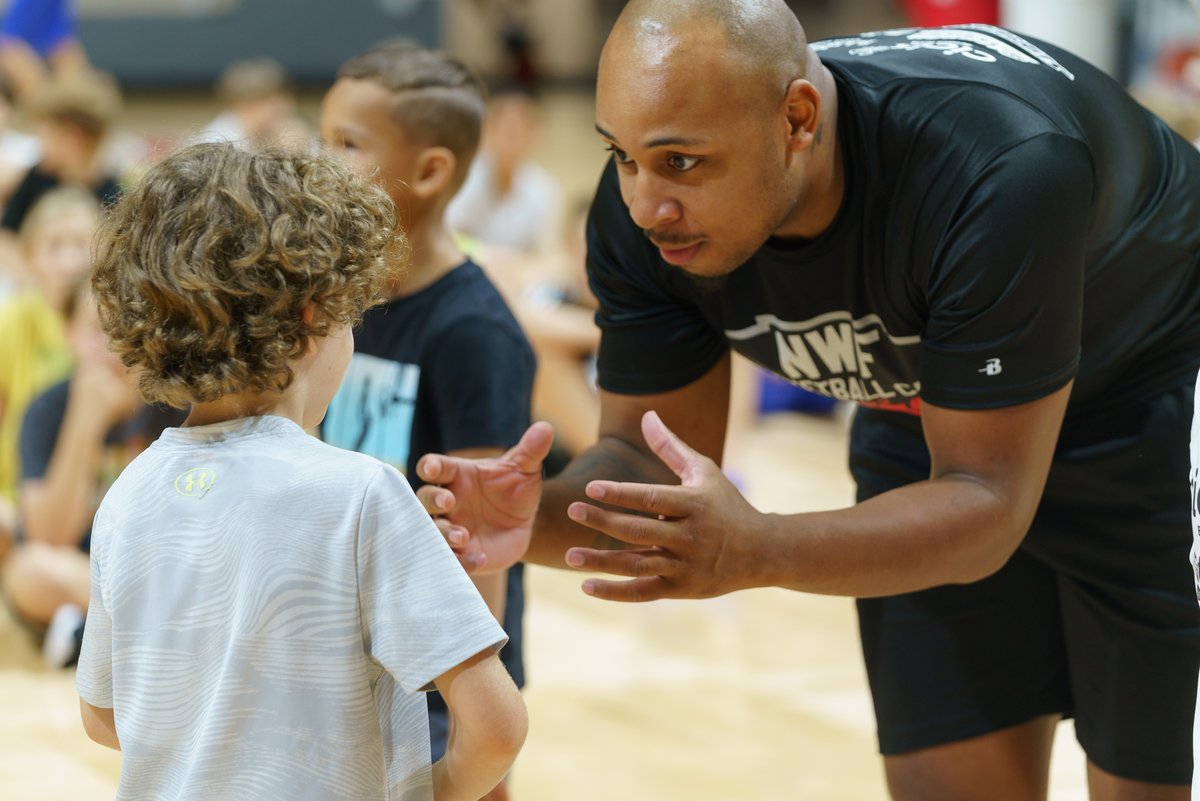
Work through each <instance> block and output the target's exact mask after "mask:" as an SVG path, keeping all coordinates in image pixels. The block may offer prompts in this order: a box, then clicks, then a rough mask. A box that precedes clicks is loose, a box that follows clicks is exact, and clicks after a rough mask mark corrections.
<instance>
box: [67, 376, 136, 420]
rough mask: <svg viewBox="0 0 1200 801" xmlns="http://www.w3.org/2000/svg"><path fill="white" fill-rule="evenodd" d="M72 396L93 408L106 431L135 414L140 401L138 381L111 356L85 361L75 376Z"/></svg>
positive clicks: (91, 410) (86, 406)
mask: <svg viewBox="0 0 1200 801" xmlns="http://www.w3.org/2000/svg"><path fill="white" fill-rule="evenodd" d="M68 398H69V400H68V402H69V403H72V404H74V403H78V404H80V405H81V406H84V407H85V408H87V409H89V410H90V413H91V414H92V415H93V416H94V417H95V418H96V422H97V423H98V424H99V425H100V426H101V427H102V428H103V430H104V431H107V430H108V428H109V427H111V426H113V425H116V424H117V423H119V422H120V421H121V420H123V419H125V418H126V417H129V416H130V415H132V414H133V413H134V412H135V411H136V410H137V408H138V403H139V401H138V393H137V385H136V384H134V382H133V381H131V380H130V378H129V376H128V374H127V373H126V372H125V369H124V368H123V367H121V365H120V363H116V364H112V363H110V362H109V361H108V360H104V361H98V362H81V363H80V364H79V366H78V367H76V369H75V374H74V375H73V376H72V377H71V384H70V389H69V395H68Z"/></svg>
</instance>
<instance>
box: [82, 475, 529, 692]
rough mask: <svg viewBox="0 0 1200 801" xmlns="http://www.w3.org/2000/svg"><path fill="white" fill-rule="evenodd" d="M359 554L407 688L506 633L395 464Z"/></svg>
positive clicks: (365, 586) (386, 663)
mask: <svg viewBox="0 0 1200 801" xmlns="http://www.w3.org/2000/svg"><path fill="white" fill-rule="evenodd" d="M357 558H358V581H359V601H360V605H361V614H362V628H363V635H364V640H365V643H366V649H367V652H368V654H369V655H370V656H371V658H373V659H374V660H375V661H376V662H378V663H379V664H380V665H381V666H382V667H383V669H384V670H386V671H387V672H388V673H389V674H390V675H391V676H392V677H393V678H394V679H395V680H396V682H397V683H398V684H399V685H400V686H401V687H402V688H403V689H404V690H405V691H406V692H418V691H421V690H429V689H432V682H433V680H434V679H436V678H437V677H438V676H440V675H442V674H443V673H445V672H446V671H448V670H450V669H451V668H453V667H455V666H457V665H459V664H461V663H462V662H464V661H466V660H467V659H469V658H470V657H472V656H474V655H475V654H477V653H479V652H480V651H485V650H489V649H490V650H499V649H500V647H501V646H503V645H504V643H505V642H506V641H507V637H506V636H505V634H504V630H503V629H501V628H500V624H499V623H497V622H496V619H495V618H494V617H492V614H491V612H489V611H488V608H487V605H486V604H484V602H483V599H482V598H481V597H480V596H479V591H478V590H476V589H475V585H474V584H472V583H471V580H470V579H469V578H468V577H467V574H466V572H465V571H464V570H463V569H462V567H461V566H459V564H458V560H457V559H456V558H455V556H454V554H453V553H451V551H450V547H449V546H448V545H446V542H445V540H444V539H443V538H442V535H441V533H440V532H439V531H438V529H437V526H435V525H434V523H433V521H432V520H431V519H430V517H429V515H428V514H427V513H426V512H425V510H424V509H423V508H422V507H421V505H420V503H419V502H418V501H417V499H416V496H415V495H413V492H412V490H411V489H410V488H409V486H408V482H407V481H405V480H404V477H403V476H402V475H401V474H400V472H399V471H398V470H396V469H395V468H393V467H390V466H388V465H380V468H379V471H378V472H377V473H376V475H375V477H374V478H373V479H372V480H371V482H370V484H369V485H368V486H367V489H366V491H365V493H364V495H363V505H362V512H361V515H360V517H359V530H358V553H357ZM88 625H89V626H90V625H91V621H89V622H88Z"/></svg>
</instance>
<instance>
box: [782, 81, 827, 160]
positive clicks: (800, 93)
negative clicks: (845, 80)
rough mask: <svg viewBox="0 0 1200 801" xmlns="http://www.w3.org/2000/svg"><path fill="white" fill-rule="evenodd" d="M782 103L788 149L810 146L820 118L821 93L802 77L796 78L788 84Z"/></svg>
mask: <svg viewBox="0 0 1200 801" xmlns="http://www.w3.org/2000/svg"><path fill="white" fill-rule="evenodd" d="M783 105H784V109H783V113H784V118H785V119H786V120H787V126H788V129H787V140H788V151H789V152H791V153H799V152H800V151H803V150H807V149H808V148H810V147H812V145H813V138H814V136H815V132H816V129H817V124H818V122H819V121H820V118H821V93H820V92H818V91H817V87H815V86H813V85H812V84H811V83H810V82H808V81H806V80H804V79H803V78H796V79H795V80H794V81H792V82H791V83H789V84H788V88H787V93H786V94H785V95H784V98H783Z"/></svg>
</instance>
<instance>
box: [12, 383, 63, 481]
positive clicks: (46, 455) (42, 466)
mask: <svg viewBox="0 0 1200 801" xmlns="http://www.w3.org/2000/svg"><path fill="white" fill-rule="evenodd" d="M67 392H68V384H67V383H66V382H63V383H60V384H56V385H54V386H52V387H51V388H50V389H48V390H46V391H45V392H43V393H42V394H41V395H38V396H37V397H36V398H34V399H33V402H32V403H30V404H29V406H28V408H26V410H25V419H24V420H22V422H21V435H20V439H19V447H20V452H21V480H22V481H31V480H35V479H40V478H44V477H45V475H46V471H47V470H48V469H49V468H50V459H51V457H53V455H54V447H55V445H56V444H57V443H58V434H59V431H60V430H61V429H62V422H63V417H64V416H65V415H66V406H67Z"/></svg>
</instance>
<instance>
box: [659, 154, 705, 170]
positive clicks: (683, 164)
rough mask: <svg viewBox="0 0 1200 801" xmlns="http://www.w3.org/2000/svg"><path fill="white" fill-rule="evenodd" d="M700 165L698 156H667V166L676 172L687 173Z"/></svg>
mask: <svg viewBox="0 0 1200 801" xmlns="http://www.w3.org/2000/svg"><path fill="white" fill-rule="evenodd" d="M699 163H700V158H699V157H698V156H668V157H667V164H668V165H670V167H671V169H673V170H675V171H676V172H687V171H688V170H690V169H692V168H693V167H695V166H696V165H697V164H699Z"/></svg>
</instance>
